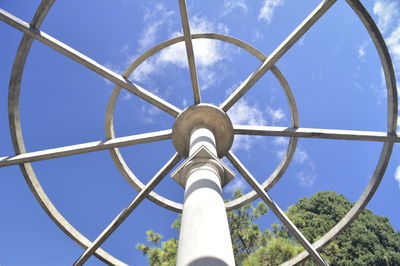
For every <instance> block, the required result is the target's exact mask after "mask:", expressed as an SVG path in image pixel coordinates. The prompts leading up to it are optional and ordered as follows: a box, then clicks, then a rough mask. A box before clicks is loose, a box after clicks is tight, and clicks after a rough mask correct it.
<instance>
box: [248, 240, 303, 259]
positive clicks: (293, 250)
mask: <svg viewBox="0 0 400 266" xmlns="http://www.w3.org/2000/svg"><path fill="white" fill-rule="evenodd" d="M300 251H302V248H301V247H300V246H299V245H297V244H296V243H295V242H294V241H293V240H291V239H288V238H282V237H271V238H270V239H269V240H268V242H267V244H266V245H265V246H263V247H261V248H259V249H257V250H256V251H255V252H254V253H253V254H251V255H250V256H248V257H247V258H246V259H245V260H244V261H243V266H272V265H278V264H281V263H283V262H285V261H287V260H288V259H290V258H292V257H293V256H294V255H296V254H298V253H299V252H300Z"/></svg>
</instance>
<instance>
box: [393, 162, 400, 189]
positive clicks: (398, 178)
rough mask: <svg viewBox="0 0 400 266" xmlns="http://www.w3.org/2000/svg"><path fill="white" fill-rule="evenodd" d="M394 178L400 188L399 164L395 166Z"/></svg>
mask: <svg viewBox="0 0 400 266" xmlns="http://www.w3.org/2000/svg"><path fill="white" fill-rule="evenodd" d="M394 179H396V181H397V182H399V188H400V165H399V166H397V168H396V172H395V173H394Z"/></svg>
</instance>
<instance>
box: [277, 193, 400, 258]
mask: <svg viewBox="0 0 400 266" xmlns="http://www.w3.org/2000/svg"><path fill="white" fill-rule="evenodd" d="M352 206H353V204H352V203H350V202H349V201H348V200H347V199H346V198H345V197H344V196H343V195H339V194H337V193H335V192H332V191H326V192H318V193H317V194H315V195H314V196H312V197H310V198H303V199H300V201H299V202H298V203H297V204H295V205H293V206H291V207H289V209H288V211H287V215H288V217H289V218H290V219H291V220H292V221H293V223H294V224H295V225H296V226H297V227H298V228H299V229H300V231H301V232H302V233H303V234H304V235H305V237H307V239H309V240H310V241H311V242H314V241H316V240H318V239H319V238H321V237H322V236H323V235H324V234H325V233H326V232H328V231H329V230H330V229H331V228H332V227H333V226H334V225H335V224H336V223H337V222H339V221H340V220H341V218H342V217H343V216H344V215H345V214H346V213H347V212H348V211H349V210H350V208H351V207H352ZM281 229H282V231H286V232H287V230H286V229H284V228H283V227H282V228H281ZM399 235H400V232H397V233H396V232H395V231H394V230H393V228H392V226H391V224H390V223H389V220H388V219H387V218H386V217H381V216H378V215H375V214H373V213H372V212H371V211H369V210H367V209H365V210H363V211H362V212H361V214H360V215H359V217H358V218H357V219H356V220H355V221H354V222H353V223H352V224H351V225H350V226H349V228H347V229H346V230H345V231H344V232H343V233H342V234H340V235H339V236H338V238H336V240H334V241H332V242H331V243H330V244H329V245H328V246H327V247H326V248H325V249H324V250H323V251H322V255H323V256H324V258H326V260H327V262H328V263H329V264H330V265H400V238H399ZM311 264H313V263H311Z"/></svg>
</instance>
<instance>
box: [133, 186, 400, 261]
mask: <svg viewBox="0 0 400 266" xmlns="http://www.w3.org/2000/svg"><path fill="white" fill-rule="evenodd" d="M241 195H242V193H241V192H240V191H236V192H235V193H234V197H235V198H237V197H239V196H241ZM352 206H353V204H352V203H350V202H349V201H348V200H347V199H346V198H345V197H344V196H343V195H340V194H337V193H335V192H332V191H326V192H318V193H316V194H315V195H314V196H312V197H310V198H302V199H300V200H299V202H298V203H296V204H295V205H293V206H290V207H289V208H288V210H287V212H286V213H287V215H288V217H289V218H290V219H291V220H292V221H293V223H294V224H295V225H296V226H297V227H298V228H299V229H300V231H301V232H302V233H303V234H304V235H305V237H306V238H307V239H308V240H310V242H314V241H316V240H318V239H319V238H321V237H322V236H323V235H324V234H325V233H326V232H327V231H328V230H330V229H331V228H332V227H333V226H334V225H335V224H336V223H337V222H338V221H340V219H341V218H342V217H343V216H344V215H345V214H346V213H347V211H348V210H349V209H350V208H351V207H352ZM266 212H267V207H266V206H265V204H264V203H260V202H259V203H258V204H256V205H255V206H254V205H253V204H249V205H246V206H244V207H242V208H239V209H238V210H236V211H232V212H229V213H228V221H229V226H230V232H231V237H232V243H233V249H234V255H235V260H236V263H237V264H238V265H244V266H255V265H263V266H268V265H278V264H280V263H282V262H284V261H286V260H288V259H290V258H291V257H293V256H295V255H296V254H298V253H300V252H301V251H302V250H303V247H302V246H300V245H299V244H298V243H297V242H296V241H295V239H294V238H293V236H292V235H291V234H290V233H289V232H288V230H287V229H286V228H285V227H283V226H282V225H280V224H272V225H271V228H269V229H267V230H264V231H262V230H261V229H260V228H259V226H258V225H257V224H255V223H254V220H255V219H257V218H259V217H261V216H262V215H265V214H266ZM179 222H180V219H179V218H178V219H177V220H176V221H175V222H174V224H173V226H172V227H173V228H175V229H177V230H179ZM147 240H148V242H149V243H150V245H149V244H138V245H137V246H136V247H137V248H138V249H139V250H141V251H142V252H143V254H145V255H146V256H147V258H148V263H149V264H150V265H162V266H167V265H168V266H169V265H175V263H176V249H177V245H178V241H177V240H176V239H174V238H171V239H169V240H167V241H164V242H161V240H162V236H161V235H160V234H157V233H155V232H153V231H148V232H147ZM321 255H322V256H323V257H324V259H326V261H327V262H328V263H329V264H330V265H346V266H347V265H400V231H398V232H395V231H394V230H393V228H392V226H391V225H390V223H389V220H388V219H387V218H386V217H381V216H378V215H375V214H373V213H372V212H371V211H369V210H367V209H365V210H363V211H362V213H361V214H360V216H359V217H358V219H357V220H356V221H355V222H353V223H352V225H351V226H350V227H349V228H348V229H346V230H345V231H344V232H343V233H342V234H340V235H339V237H338V238H337V239H336V240H334V241H332V242H331V243H330V244H329V245H328V246H327V247H326V248H325V249H324V250H323V251H322V252H321ZM304 265H315V264H314V262H313V261H312V259H309V260H307V261H306V262H305V263H304Z"/></svg>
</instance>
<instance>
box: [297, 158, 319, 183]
mask: <svg viewBox="0 0 400 266" xmlns="http://www.w3.org/2000/svg"><path fill="white" fill-rule="evenodd" d="M296 178H297V180H298V181H299V185H300V186H302V187H311V186H312V185H313V184H314V182H315V180H316V179H317V175H316V173H315V164H314V163H313V162H309V163H308V165H307V169H306V170H303V171H300V172H298V173H297V174H296Z"/></svg>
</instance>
